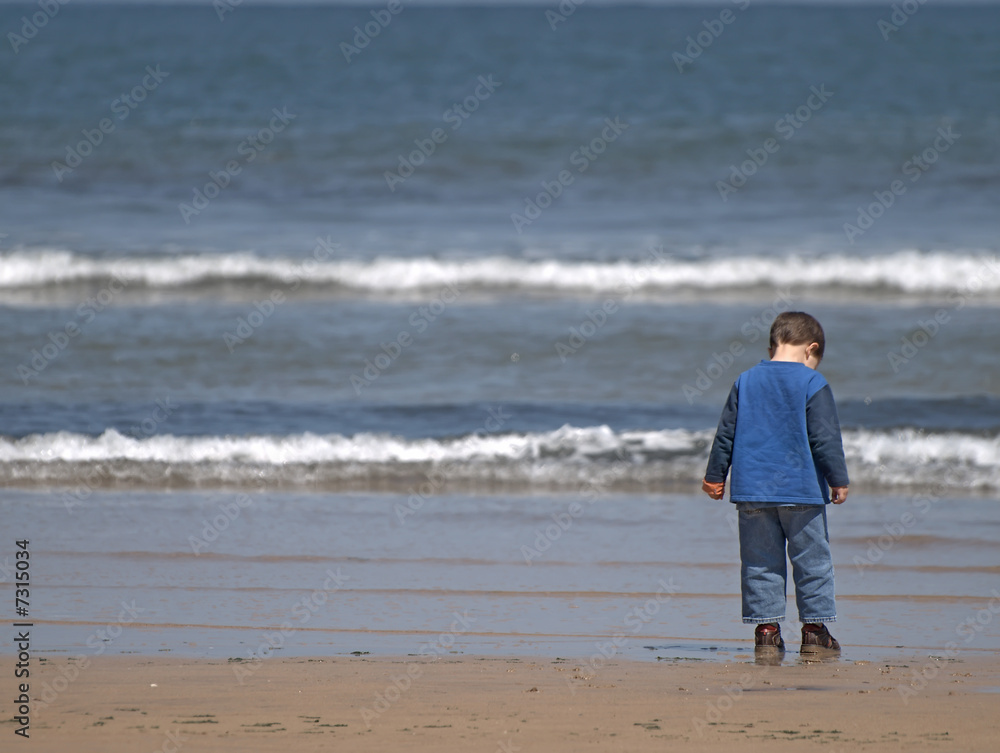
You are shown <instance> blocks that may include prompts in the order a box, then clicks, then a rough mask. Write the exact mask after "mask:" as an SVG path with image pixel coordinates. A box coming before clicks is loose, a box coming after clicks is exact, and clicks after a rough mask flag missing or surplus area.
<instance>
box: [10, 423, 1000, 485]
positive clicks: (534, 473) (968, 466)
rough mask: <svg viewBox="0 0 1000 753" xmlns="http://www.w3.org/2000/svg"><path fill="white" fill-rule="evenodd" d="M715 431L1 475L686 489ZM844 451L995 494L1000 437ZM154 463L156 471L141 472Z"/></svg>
mask: <svg viewBox="0 0 1000 753" xmlns="http://www.w3.org/2000/svg"><path fill="white" fill-rule="evenodd" d="M712 435H713V432H712V430H710V429H705V430H701V431H688V430H684V429H664V430H659V431H628V432H615V431H612V430H611V429H610V428H608V427H607V426H598V427H585V428H580V427H572V426H564V427H562V428H561V429H558V430H555V431H550V432H538V433H528V434H473V435H467V436H463V437H455V438H445V439H436V438H417V439H408V438H403V437H399V436H392V435H385V434H358V435H355V436H352V437H347V436H342V435H339V434H330V435H315V434H297V435H292V436H226V437H223V436H195V437H178V436H171V435H159V436H154V437H149V438H144V439H139V438H134V437H129V436H123V435H122V434H119V433H118V432H117V431H114V430H108V431H106V432H104V433H103V434H101V435H100V436H97V437H92V436H87V435H83V434H74V433H69V432H59V433H53V434H41V435H32V436H29V437H25V438H22V439H16V440H15V439H10V438H0V478H5V479H6V480H7V481H9V482H13V483H17V482H18V481H19V480H25V479H36V480H37V479H39V478H42V479H46V480H48V482H50V483H61V484H66V485H73V484H74V483H77V480H78V479H80V478H87V477H92V476H93V475H94V474H95V473H97V474H98V475H99V476H101V477H103V478H106V479H108V480H111V481H113V480H115V479H116V478H121V479H128V480H130V481H135V480H136V479H138V480H139V481H140V482H141V481H142V479H143V478H146V479H147V480H148V481H149V482H150V483H160V482H161V481H162V479H163V472H162V468H163V467H169V468H171V469H172V471H171V473H173V474H175V478H176V477H180V478H185V477H186V478H190V479H194V480H195V481H196V482H197V483H205V482H219V483H227V482H232V481H237V482H239V481H241V480H242V481H246V479H248V478H250V477H251V476H252V474H253V473H254V472H257V471H261V470H263V471H264V472H266V474H267V476H268V478H270V479H271V480H272V481H273V482H274V483H276V484H278V485H283V484H288V485H299V484H301V483H307V484H308V483H309V481H310V479H312V480H316V479H320V480H323V481H326V482H329V481H336V480H338V479H339V480H345V479H357V478H369V479H371V478H376V477H378V476H380V475H382V476H384V477H386V478H392V477H399V476H401V475H406V474H409V475H411V476H412V475H413V474H414V473H417V474H418V475H419V474H421V473H426V472H428V471H429V470H431V469H439V470H442V471H443V473H444V475H445V476H446V477H447V478H449V479H450V480H455V481H476V480H493V481H496V480H513V481H522V482H531V481H538V482H540V483H545V484H556V485H563V486H566V485H573V484H579V483H583V482H587V481H589V480H593V479H599V478H603V479H605V480H606V479H607V477H608V476H607V473H608V470H609V469H611V468H615V469H616V472H615V473H614V474H613V478H612V481H611V486H623V485H627V483H629V482H630V481H631V482H638V483H641V484H645V485H650V484H653V485H655V484H657V483H674V482H678V481H680V482H691V483H695V482H697V481H698V480H700V478H701V474H702V473H703V471H704V467H705V460H706V458H707V454H708V448H709V446H710V443H711V440H712ZM844 448H845V452H846V454H847V459H848V466H849V469H850V471H851V475H852V482H857V483H863V484H875V485H880V486H887V487H910V486H914V485H940V486H942V487H944V488H950V489H955V490H956V491H957V490H961V489H967V490H969V489H972V490H975V489H978V490H985V489H998V488H1000V471H998V469H1000V437H993V438H989V437H982V436H978V435H973V434H963V433H957V432H949V433H941V434H926V433H922V432H919V431H917V430H912V429H903V430H882V431H868V430H848V431H845V432H844ZM153 466H159V467H160V468H161V470H160V471H157V472H156V473H150V474H147V473H144V472H143V470H142V469H143V468H144V467H150V468H151V467H153Z"/></svg>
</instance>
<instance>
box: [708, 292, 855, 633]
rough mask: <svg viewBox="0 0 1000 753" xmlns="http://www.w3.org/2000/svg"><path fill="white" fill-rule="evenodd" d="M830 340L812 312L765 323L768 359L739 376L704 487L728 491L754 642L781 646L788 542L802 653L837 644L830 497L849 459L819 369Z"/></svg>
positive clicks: (718, 494)
mask: <svg viewBox="0 0 1000 753" xmlns="http://www.w3.org/2000/svg"><path fill="white" fill-rule="evenodd" d="M825 345H826V340H825V337H824V335H823V328H822V327H821V326H820V324H819V322H818V321H816V320H815V319H814V318H813V317H812V316H810V315H809V314H805V313H803V312H801V311H788V312H785V313H782V314H779V315H778V317H777V318H776V319H775V320H774V323H773V324H772V325H771V341H770V347H769V348H768V354H769V355H770V357H771V360H769V361H761V362H760V363H759V364H757V365H756V366H754V367H753V368H752V369H749V370H748V371H744V372H743V373H742V374H740V375H739V377H738V378H737V379H736V383H735V384H734V385H733V388H732V390H731V391H730V393H729V400H728V401H727V402H726V407H725V408H724V409H723V411H722V418H721V419H720V420H719V428H718V431H717V432H716V435H715V442H714V443H713V444H712V452H711V454H710V456H709V459H708V469H707V470H706V472H705V480H704V481H703V482H702V489H703V490H704V491H705V492H707V493H708V496H710V497H711V498H712V499H722V496H723V494H724V493H725V487H726V474H727V473H728V472H729V468H730V466H732V469H733V477H732V488H731V490H730V494H729V498H730V501H731V502H734V503H736V509H737V511H738V515H739V532H740V561H741V563H742V564H741V568H740V577H741V581H742V592H743V622H744V623H746V624H755V625H757V628H756V631H755V636H754V638H755V641H754V643H755V645H756V648H757V650H758V651H761V652H765V653H767V652H774V651H784V648H785V644H784V641H782V639H781V628H780V627H779V625H778V623H779V622H782V621H783V620H784V619H785V550H786V547H787V550H788V558H789V559H790V560H791V562H792V576H793V579H794V581H795V601H796V605H797V606H798V611H799V619H800V620H801V621H802V622H803V626H802V652H803V653H835V652H837V651H839V650H840V644H839V643H837V641H836V640H834V637H833V636H832V635H830V631H829V630H827V628H826V625H825V624H824V623H827V622H833V621H835V620H836V619H837V612H836V607H835V605H834V588H833V560H832V558H831V556H830V536H829V532H828V530H827V523H826V504H827V503H829V502H830V501H831V499H830V495H829V493H828V489H827V487H830V488H831V490H832V492H833V499H832V501H833V503H834V504H835V505H839V504H841V503H843V502H844V500H846V499H847V491H848V490H847V485H848V478H847V464H846V463H845V461H844V448H843V442H842V440H841V436H840V422H839V421H838V419H837V407H836V405H835V404H834V401H833V392H832V391H831V390H830V385H829V384H827V382H826V379H824V378H823V375H822V374H820V373H819V372H817V371H816V367H817V366H819V362H820V361H821V360H822V358H823V350H824V347H825Z"/></svg>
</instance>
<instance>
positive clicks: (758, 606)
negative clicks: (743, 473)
mask: <svg viewBox="0 0 1000 753" xmlns="http://www.w3.org/2000/svg"><path fill="white" fill-rule="evenodd" d="M736 509H737V510H738V511H739V518H740V561H741V563H742V564H741V567H740V578H741V580H742V590H743V622H745V623H748V624H759V623H762V622H781V621H782V620H784V619H785V577H786V576H785V573H786V564H785V547H786V545H787V547H788V559H790V560H791V562H792V578H793V580H794V581H795V603H796V605H797V606H798V609H799V620H800V621H802V622H834V621H835V620H836V619H837V609H836V605H835V604H834V590H833V558H832V556H831V555H830V534H829V531H828V529H827V525H826V505H795V506H782V507H755V506H754V505H753V503H751V502H741V503H739V504H737V506H736Z"/></svg>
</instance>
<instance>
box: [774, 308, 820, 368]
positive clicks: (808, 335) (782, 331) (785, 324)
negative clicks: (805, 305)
mask: <svg viewBox="0 0 1000 753" xmlns="http://www.w3.org/2000/svg"><path fill="white" fill-rule="evenodd" d="M780 343H785V344H787V345H808V344H809V343H819V350H817V351H816V355H817V357H819V358H822V357H823V351H824V350H825V349H826V336H825V335H824V334H823V327H821V326H820V323H819V322H818V321H816V319H815V318H814V317H812V316H810V315H809V314H806V313H805V312H803V311H785V312H782V313H780V314H778V315H777V316H776V317H775V319H774V322H773V323H772V324H771V346H770V347H771V350H772V351H773V350H774V349H775V348H777V347H778V345H779V344H780Z"/></svg>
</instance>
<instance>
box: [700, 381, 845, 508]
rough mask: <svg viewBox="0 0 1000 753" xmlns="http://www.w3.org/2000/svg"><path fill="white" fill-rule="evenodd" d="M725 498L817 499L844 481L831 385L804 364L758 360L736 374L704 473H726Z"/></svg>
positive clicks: (713, 476)
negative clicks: (729, 475)
mask: <svg viewBox="0 0 1000 753" xmlns="http://www.w3.org/2000/svg"><path fill="white" fill-rule="evenodd" d="M730 466H732V469H733V478H732V483H731V486H730V493H729V498H730V501H731V502H753V503H754V504H755V505H756V506H765V505H821V504H825V503H828V502H829V501H830V491H829V487H831V486H847V485H848V478H847V464H846V462H845V461H844V446H843V441H842V439H841V436H840V421H839V420H838V419H837V406H836V404H835V403H834V401H833V392H832V391H831V389H830V385H829V384H827V381H826V379H825V378H824V377H823V375H822V374H820V373H819V372H818V371H815V370H814V369H810V368H809V367H808V366H806V365H805V364H803V363H795V362H788V361H761V362H760V363H759V364H757V365H756V366H754V367H753V368H752V369H748V370H747V371H744V372H743V373H742V374H740V375H739V377H738V378H737V379H736V383H735V384H733V389H732V390H731V391H730V393H729V400H728V401H726V407H725V408H724V409H723V411H722V418H721V419H719V428H718V430H717V431H716V434H715V442H714V443H713V444H712V452H711V454H710V455H709V458H708V469H707V470H706V472H705V480H706V481H711V482H714V483H718V482H720V481H725V480H726V474H727V473H728V472H729V468H730Z"/></svg>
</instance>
